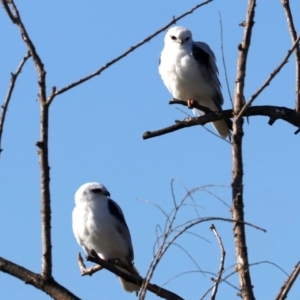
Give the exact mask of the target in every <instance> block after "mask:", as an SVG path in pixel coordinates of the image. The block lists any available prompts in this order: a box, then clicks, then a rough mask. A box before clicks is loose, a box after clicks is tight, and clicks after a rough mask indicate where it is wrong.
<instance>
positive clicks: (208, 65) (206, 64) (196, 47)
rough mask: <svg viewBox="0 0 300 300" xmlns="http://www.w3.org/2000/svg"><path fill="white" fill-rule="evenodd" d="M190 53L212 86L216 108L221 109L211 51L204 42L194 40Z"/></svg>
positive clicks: (218, 87)
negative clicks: (214, 92)
mask: <svg viewBox="0 0 300 300" xmlns="http://www.w3.org/2000/svg"><path fill="white" fill-rule="evenodd" d="M192 55H193V57H194V59H195V60H196V62H197V64H198V66H199V68H200V72H201V74H202V75H203V77H204V78H205V80H206V81H208V82H209V83H210V84H212V85H213V86H214V88H215V91H216V95H215V97H214V98H213V100H214V102H215V104H216V106H217V107H218V109H219V110H222V107H221V105H222V104H223V102H224V99H223V96H222V93H221V83H220V81H219V78H218V73H219V71H218V67H217V65H216V57H215V55H214V53H213V51H212V50H211V49H210V47H209V46H208V45H207V44H206V43H204V42H194V43H193V45H192Z"/></svg>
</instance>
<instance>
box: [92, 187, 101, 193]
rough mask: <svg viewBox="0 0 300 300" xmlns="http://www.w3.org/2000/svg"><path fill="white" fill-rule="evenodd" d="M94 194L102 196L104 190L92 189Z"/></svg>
mask: <svg viewBox="0 0 300 300" xmlns="http://www.w3.org/2000/svg"><path fill="white" fill-rule="evenodd" d="M92 192H93V193H95V194H101V193H102V189H99V188H98V189H92Z"/></svg>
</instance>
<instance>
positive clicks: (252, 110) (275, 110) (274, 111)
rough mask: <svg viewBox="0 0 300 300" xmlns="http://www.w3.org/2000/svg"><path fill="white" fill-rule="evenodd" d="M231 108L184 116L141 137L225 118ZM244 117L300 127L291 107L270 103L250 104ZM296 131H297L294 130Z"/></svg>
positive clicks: (231, 112)
mask: <svg viewBox="0 0 300 300" xmlns="http://www.w3.org/2000/svg"><path fill="white" fill-rule="evenodd" d="M173 103H176V104H182V105H186V101H180V100H176V101H172V104H173ZM170 104H171V103H170ZM233 114H234V112H233V110H232V109H227V110H223V111H222V112H209V113H206V114H205V115H203V116H200V117H193V118H186V119H184V120H182V121H177V120H176V121H175V124H174V125H171V126H168V127H165V128H162V129H158V130H155V131H146V132H145V133H144V134H143V139H144V140H146V139H150V138H154V137H157V136H161V135H164V134H168V133H171V132H174V131H177V130H180V129H183V128H188V127H192V126H197V125H204V124H207V123H210V122H212V121H217V120H221V119H225V118H232V117H233ZM243 116H245V117H252V116H266V117H269V118H270V120H269V125H273V124H274V122H275V121H276V120H283V121H285V122H288V123H289V124H291V125H293V126H295V127H297V128H299V127H300V116H299V114H297V112H296V111H295V110H293V109H290V108H287V107H283V106H271V105H262V106H250V107H249V108H248V109H247V110H246V111H245V113H244V115H243ZM295 133H297V131H296V132H295Z"/></svg>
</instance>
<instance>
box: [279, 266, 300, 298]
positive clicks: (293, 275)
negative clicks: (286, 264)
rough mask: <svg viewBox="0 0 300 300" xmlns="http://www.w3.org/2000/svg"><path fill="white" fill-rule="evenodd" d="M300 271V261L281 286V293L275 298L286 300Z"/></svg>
mask: <svg viewBox="0 0 300 300" xmlns="http://www.w3.org/2000/svg"><path fill="white" fill-rule="evenodd" d="M299 273H300V261H299V262H298V263H297V265H296V266H295V268H294V270H293V271H292V273H291V275H290V276H289V277H288V279H287V280H286V282H285V283H284V285H283V286H282V287H281V289H280V292H279V294H278V295H277V296H276V298H275V300H284V299H285V298H286V297H287V295H288V293H289V291H290V289H291V287H292V285H293V284H294V282H295V280H296V279H297V277H298V275H299Z"/></svg>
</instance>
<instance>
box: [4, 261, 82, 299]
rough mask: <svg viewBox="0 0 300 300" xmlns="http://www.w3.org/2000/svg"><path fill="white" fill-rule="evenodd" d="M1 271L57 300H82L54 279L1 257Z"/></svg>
mask: <svg viewBox="0 0 300 300" xmlns="http://www.w3.org/2000/svg"><path fill="white" fill-rule="evenodd" d="M0 271H2V272H4V273H7V274H10V275H12V276H14V277H16V278H18V279H20V280H22V281H23V282H25V283H26V284H30V285H32V286H34V287H36V288H37V289H39V290H41V291H44V292H45V293H47V294H48V295H50V296H51V297H52V298H54V299H56V300H80V298H78V297H77V296H75V295H74V294H73V293H71V292H70V291H69V290H67V289H66V288H64V287H63V286H61V285H60V284H59V283H57V282H56V281H55V280H54V279H53V278H48V279H47V278H44V277H43V276H41V275H40V274H36V273H33V272H31V271H29V270H27V269H25V268H23V267H21V266H19V265H17V264H14V263H13V262H11V261H9V260H6V259H4V258H3V257H0Z"/></svg>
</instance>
